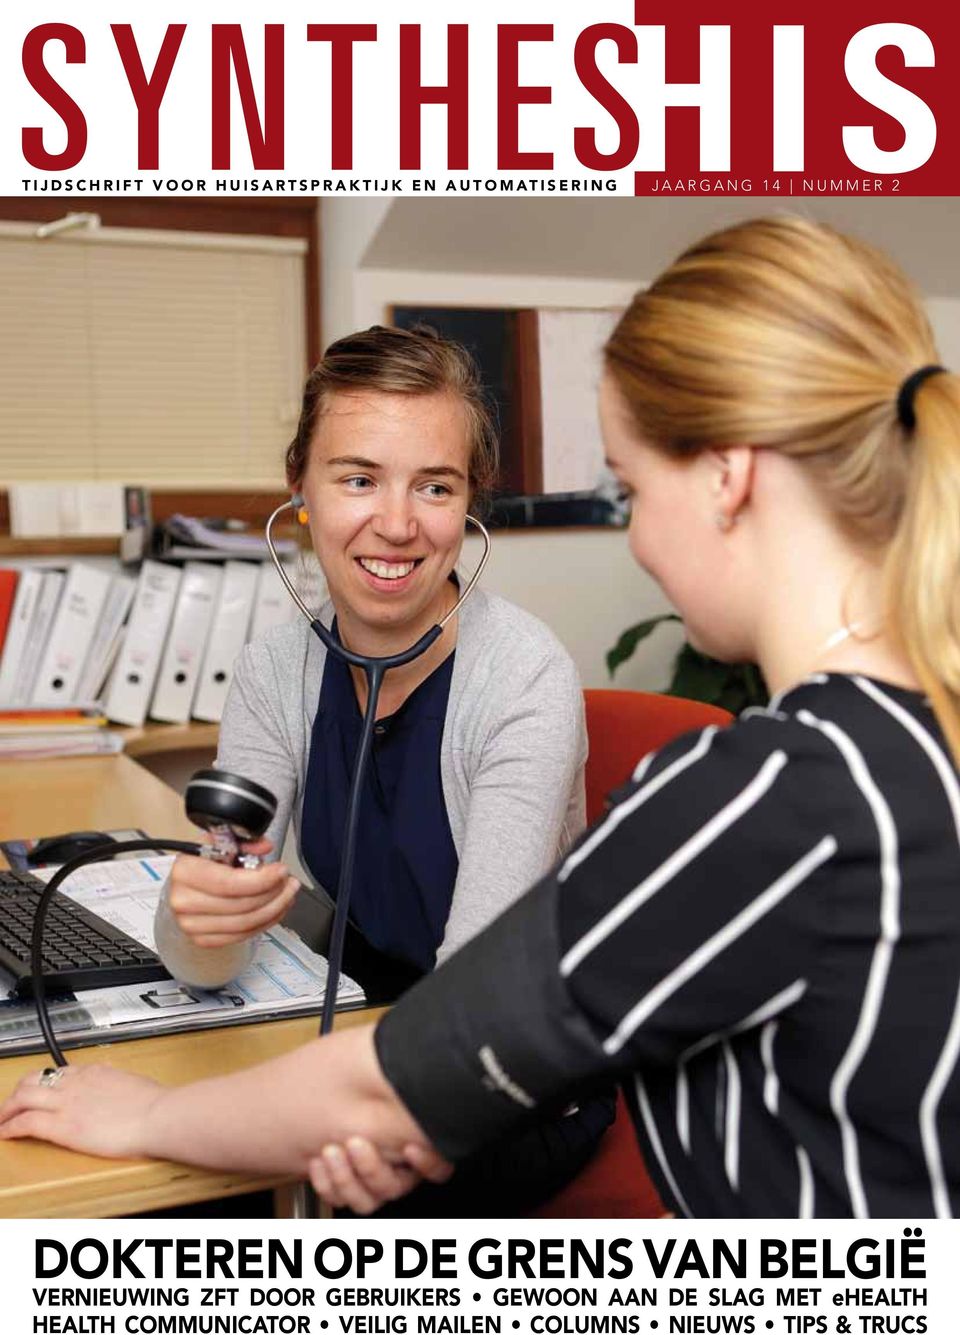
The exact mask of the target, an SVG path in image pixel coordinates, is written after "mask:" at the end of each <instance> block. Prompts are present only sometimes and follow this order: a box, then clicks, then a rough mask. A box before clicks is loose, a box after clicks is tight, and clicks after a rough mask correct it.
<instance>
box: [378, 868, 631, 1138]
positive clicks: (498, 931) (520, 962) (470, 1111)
mask: <svg viewBox="0 0 960 1335" xmlns="http://www.w3.org/2000/svg"><path fill="white" fill-rule="evenodd" d="M556 894H557V886H556V884H555V882H554V881H553V880H552V878H551V879H550V880H547V881H544V882H541V884H540V885H538V886H537V887H536V888H535V889H533V890H532V891H530V893H529V894H528V895H526V896H525V897H524V898H523V899H522V900H520V902H519V903H518V904H516V905H515V906H514V907H513V908H512V909H510V910H508V912H506V913H505V914H503V916H502V917H500V918H498V919H497V921H496V922H495V923H493V925H492V926H491V927H489V928H488V929H487V930H486V931H485V932H483V933H482V934H481V936H479V937H477V938H476V939H475V940H474V941H471V942H469V943H468V944H467V945H466V946H464V947H463V948H462V949H461V950H459V951H458V952H457V954H456V955H454V956H453V957H452V958H451V959H450V960H448V961H447V962H446V963H445V964H443V965H442V966H441V967H440V968H439V969H437V970H436V971H435V972H434V973H432V974H431V975H429V977H427V978H425V979H423V981H422V982H420V983H418V984H417V985H416V987H414V988H413V989H412V990H411V991H410V992H408V993H407V994H406V995H405V996H404V997H403V999H402V1000H401V1001H400V1002H398V1004H397V1005H396V1006H395V1007H394V1008H393V1010H391V1011H390V1012H389V1013H388V1014H387V1015H386V1016H385V1017H384V1018H383V1019H382V1020H381V1021H380V1024H379V1026H378V1027H377V1033H376V1047H377V1054H378V1056H379V1059H380V1064H381V1066H382V1068H383V1071H384V1074H385V1075H386V1077H387V1079H388V1080H389V1082H390V1084H391V1085H393V1087H394V1089H395V1090H396V1092H397V1094H398V1095H399V1097H400V1098H401V1100H402V1101H403V1103H404V1104H405V1105H406V1107H407V1108H408V1109H409V1111H410V1112H411V1113H412V1114H413V1116H414V1117H415V1118H416V1120H417V1121H418V1122H419V1123H420V1125H421V1126H422V1127H423V1129H424V1131H425V1132H426V1133H427V1135H428V1136H429V1137H430V1139H431V1140H432V1142H433V1144H434V1145H435V1146H436V1147H437V1149H439V1150H440V1151H441V1153H443V1154H444V1155H446V1157H447V1158H449V1159H460V1158H464V1157H465V1156H466V1155H468V1154H471V1153H473V1152H474V1151H475V1150H477V1149H479V1148H480V1146H481V1145H483V1144H485V1143H486V1142H487V1141H488V1140H491V1139H493V1138H494V1137H496V1136H497V1135H499V1134H501V1133H502V1132H504V1131H506V1130H507V1129H509V1128H510V1127H511V1126H513V1125H514V1124H515V1123H516V1122H518V1121H519V1120H520V1119H521V1118H523V1117H524V1115H526V1114H529V1113H531V1112H532V1111H534V1110H535V1109H536V1108H537V1107H539V1106H540V1105H541V1104H542V1103H543V1102H545V1101H546V1100H548V1099H550V1098H551V1097H553V1096H556V1095H557V1094H559V1093H560V1092H561V1091H562V1090H563V1089H564V1088H565V1087H567V1086H568V1085H571V1084H573V1083H574V1082H576V1081H578V1080H581V1079H583V1078H584V1077H585V1076H589V1075H594V1074H596V1073H598V1072H600V1071H602V1070H609V1069H611V1065H612V1064H611V1063H610V1061H609V1059H608V1058H606V1057H604V1055H603V1053H602V1050H601V1048H600V1044H599V1042H598V1040H597V1039H596V1038H595V1037H594V1035H593V1034H592V1033H591V1031H590V1029H589V1026H588V1025H587V1023H586V1021H585V1020H584V1018H583V1017H582V1015H580V1013H579V1012H578V1011H576V1010H575V1009H574V1006H573V1004H572V1002H571V1000H570V997H569V995H568V993H567V990H566V988H565V986H564V983H563V980H562V979H561V977H560V970H559V960H560V950H559V942H558V938H557V926H556V916H557V915H556Z"/></svg>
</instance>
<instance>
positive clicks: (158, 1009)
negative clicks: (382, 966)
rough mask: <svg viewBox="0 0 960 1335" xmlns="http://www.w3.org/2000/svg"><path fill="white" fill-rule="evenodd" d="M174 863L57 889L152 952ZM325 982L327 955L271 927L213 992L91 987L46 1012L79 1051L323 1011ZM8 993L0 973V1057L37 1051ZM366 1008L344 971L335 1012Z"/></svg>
mask: <svg viewBox="0 0 960 1335" xmlns="http://www.w3.org/2000/svg"><path fill="white" fill-rule="evenodd" d="M172 865H173V858H172V857H154V858H138V859H132V858H131V859H127V860H124V861H118V862H99V863H94V864H93V865H91V866H87V867H80V868H79V869H78V870H77V871H75V872H74V873H73V874H72V875H71V876H70V877H69V878H68V880H67V881H66V882H65V884H64V886H63V893H64V894H66V895H69V897H70V898H71V899H75V900H76V901H77V902H78V903H81V904H83V905H84V906H85V907H86V908H88V909H90V910H91V912H93V913H96V914H98V915H99V916H100V917H101V918H105V919H106V920H107V922H112V923H114V924H115V925H116V926H117V927H119V928H121V929H122V930H123V931H124V932H127V933H128V934H129V935H130V936H132V937H134V938H135V939H136V940H137V941H140V942H141V943H142V944H143V945H145V946H149V947H150V949H151V950H153V949H155V948H156V947H155V945H154V940H153V917H154V913H155V911H156V906H157V901H158V899H159V897H160V891H161V888H162V886H163V883H164V881H165V880H166V878H167V875H168V873H169V871H170V867H171V866H172ZM55 870H56V868H54V867H46V868H43V869H41V870H38V871H36V872H34V875H36V876H38V877H40V878H41V879H42V880H45V881H48V880H49V879H50V877H51V876H52V875H53V873H54V871H55ZM326 981H327V961H326V960H325V959H324V958H323V957H322V956H320V955H317V954H315V953H314V952H313V951H312V950H308V948H307V947H306V946H305V945H304V944H303V942H302V941H301V940H300V938H299V937H298V936H296V935H295V934H294V933H293V932H290V931H288V930H287V929H286V928H284V927H274V928H272V929H271V930H270V931H269V932H267V933H265V934H264V935H263V936H261V937H259V938H258V941H257V946H256V950H255V952H254V956H253V959H252V961H251V963H250V965H249V966H248V967H247V968H246V969H245V970H244V972H243V973H242V974H241V975H240V976H239V977H238V978H237V979H235V981H234V982H232V983H230V984H229V985H228V986H227V987H224V988H221V989H220V990H219V991H216V992H207V991H204V990H203V989H202V988H197V987H188V986H186V985H185V984H183V983H178V982H176V981H175V980H174V979H172V978H171V979H169V980H168V981H166V982H159V983H156V982H155V983H138V984H133V985H129V986H126V987H106V988H94V989H91V990H89V991H83V992H80V993H78V994H77V995H76V996H75V997H69V998H64V999H63V1000H58V1001H57V1002H56V1003H55V1004H53V1005H51V1008H50V1009H51V1013H52V1018H53V1026H54V1029H55V1030H56V1032H57V1034H58V1036H60V1037H61V1041H62V1042H63V1044H64V1046H74V1047H76V1046H78V1045H79V1044H82V1043H89V1042H91V1041H95V1042H97V1043H110V1042H114V1041H117V1040H120V1039H125V1038H143V1037H146V1036H148V1035H150V1034H155V1033H170V1032H171V1031H175V1030H183V1029H206V1028H209V1027H212V1026H216V1025H227V1024H231V1025H233V1024H247V1023H251V1022H253V1021H255V1020H265V1019H274V1018H289V1017H291V1016H294V1015H310V1014H319V1012H320V1009H321V1007H322V1005H323V995H324V989H325V987H326ZM11 992H12V986H11V985H10V984H9V983H8V984H7V985H6V986H4V975H3V973H2V971H0V1053H2V1055H4V1056H7V1055H9V1054H10V1053H12V1052H41V1051H43V1042H42V1039H41V1037H40V1026H39V1023H38V1022H37V1018H36V1012H35V1010H34V1007H33V1004H32V1003H31V1002H29V1001H14V1000H12V999H10V994H11ZM4 997H6V998H7V999H6V1000H4V999H3V998H4ZM363 1004H364V995H363V991H362V989H361V988H360V987H359V986H358V985H357V984H356V983H355V982H354V981H353V980H352V979H351V978H347V977H346V976H341V978H340V985H339V987H338V989H337V1009H338V1010H340V1009H353V1008H356V1007H358V1006H362V1005H363Z"/></svg>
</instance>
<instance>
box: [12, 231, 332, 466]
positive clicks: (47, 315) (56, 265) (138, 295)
mask: <svg viewBox="0 0 960 1335" xmlns="http://www.w3.org/2000/svg"><path fill="white" fill-rule="evenodd" d="M305 254H306V245H305V243H304V242H303V241H299V240H288V239H286V238H275V237H240V236H220V235H211V234H195V233H178V232H147V231H139V230H133V229H112V228H103V229H100V230H98V231H94V232H85V233H82V234H78V233H68V234H64V235H62V236H54V237H50V238H48V239H45V240H38V239H37V238H36V236H35V229H33V228H25V227H22V226H18V225H15V224H8V225H0V293H3V296H2V298H0V481H2V482H4V483H5V482H16V481H27V480H40V479H47V480H55V479H57V478H83V479H88V478H89V479H104V480H107V479H111V480H112V479H116V480H119V481H124V482H129V483H139V484H143V485H145V486H154V487H163V486H170V487H190V488H193V487H196V488H198V489H203V488H205V487H206V488H216V489H229V488H233V487H235V488H238V489H255V488H256V489H259V488H276V487H279V486H282V483H283V453H284V449H285V446H286V444H287V442H288V441H289V440H290V438H291V437H292V435H293V432H294V430H295V427H296V421H297V415H298V412H299V406H300V396H301V390H302V386H303V378H304V373H305V365H306V338H305V312H304V304H305V301H304V298H305Z"/></svg>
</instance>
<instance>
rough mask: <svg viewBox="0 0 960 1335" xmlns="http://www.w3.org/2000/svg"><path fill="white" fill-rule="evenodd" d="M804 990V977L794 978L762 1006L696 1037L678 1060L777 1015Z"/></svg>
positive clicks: (790, 1004) (799, 996)
mask: <svg viewBox="0 0 960 1335" xmlns="http://www.w3.org/2000/svg"><path fill="white" fill-rule="evenodd" d="M806 990H807V980H806V979H805V978H797V979H795V980H794V982H792V983H791V984H790V986H789V987H785V988H783V989H782V991H780V992H778V993H777V994H776V996H773V997H771V998H770V1000H769V1001H765V1002H764V1003H763V1005H762V1006H758V1007H757V1009H756V1010H754V1011H751V1012H750V1014H749V1015H747V1016H745V1017H744V1018H743V1019H742V1020H738V1021H737V1023H736V1024H732V1025H730V1026H729V1028H726V1029H718V1030H717V1031H716V1033H713V1034H708V1035H707V1036H706V1038H700V1039H697V1041H696V1043H693V1044H692V1045H691V1046H690V1047H689V1048H687V1050H686V1052H682V1053H681V1054H680V1057H679V1059H678V1060H679V1061H682V1062H688V1061H689V1060H690V1058H691V1057H696V1056H697V1055H698V1054H699V1053H701V1052H704V1051H705V1050H706V1049H707V1048H710V1047H713V1045H714V1043H719V1042H720V1040H721V1039H723V1038H732V1037H733V1035H734V1034H742V1033H744V1032H745V1031H746V1030H747V1029H754V1028H756V1026H757V1025H758V1024H763V1022H764V1021H765V1020H769V1019H771V1018H772V1017H773V1016H774V1015H779V1014H780V1013H781V1011H785V1010H786V1009H787V1007H788V1006H792V1005H793V1003H794V1002H795V1001H799V1000H800V998H801V997H802V996H803V994H804V992H806Z"/></svg>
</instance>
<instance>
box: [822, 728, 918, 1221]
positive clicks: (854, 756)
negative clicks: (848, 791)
mask: <svg viewBox="0 0 960 1335" xmlns="http://www.w3.org/2000/svg"><path fill="white" fill-rule="evenodd" d="M797 718H798V719H799V720H800V722H801V723H804V724H806V725H807V726H808V727H812V728H816V729H818V730H819V731H820V732H822V733H823V734H824V736H826V737H829V739H830V740H831V741H832V742H833V744H834V745H835V746H836V748H837V750H838V751H839V752H840V754H841V755H842V756H843V758H844V760H845V761H846V763H847V767H848V769H849V770H850V774H851V776H852V778H853V781H854V783H855V784H856V785H857V787H858V788H859V789H860V792H861V793H862V794H863V796H864V798H865V799H866V802H867V805H868V806H869V808H870V811H871V813H872V815H873V818H874V820H875V821H876V825H877V834H878V836H879V840H880V938H879V940H878V941H877V943H876V945H875V946H874V949H873V956H872V959H871V961H870V970H869V973H868V975H867V986H866V988H865V989H864V994H863V1002H862V1004H861V1007H860V1014H859V1017H858V1019H857V1024H856V1028H855V1029H854V1031H853V1037H852V1038H851V1040H850V1043H849V1045H848V1047H847V1050H846V1052H845V1053H844V1055H843V1057H842V1058H841V1060H840V1065H839V1066H838V1067H837V1069H836V1072H835V1073H834V1077H833V1079H832V1081H831V1082H830V1106H831V1108H832V1109H833V1113H834V1116H835V1117H836V1119H837V1121H838V1123H839V1124H840V1138H841V1143H842V1145H843V1167H844V1175H845V1176H846V1179H847V1189H848V1190H849V1192H850V1205H851V1208H852V1210H853V1213H854V1216H855V1217H856V1218H857V1219H867V1218H869V1215H870V1211H869V1206H868V1204H867V1197H866V1193H865V1191H864V1187H863V1177H862V1175H861V1172H860V1147H859V1143H858V1140H857V1133H856V1130H855V1128H854V1125H853V1122H852V1121H851V1118H850V1114H849V1112H848V1110H847V1093H848V1091H849V1089H850V1083H851V1081H852V1080H853V1077H854V1076H855V1075H856V1073H857V1071H858V1069H859V1067H860V1064H861V1062H862V1061H863V1059H864V1057H865V1056H866V1052H867V1048H868V1047H869V1046H870V1040H871V1039H872V1038H873V1035H874V1033H875V1032H876V1028H877V1021H878V1019H879V1016H880V1007H881V1006H882V1005H883V994H884V991H885V989H886V985H887V977H888V975H889V972H890V964H891V961H892V958H893V948H894V945H895V944H896V942H897V940H898V939H899V937H900V868H899V866H898V862H897V857H898V850H897V827H896V825H895V824H894V820H893V816H892V814H891V811H890V807H889V805H888V803H887V800H886V798H885V797H884V796H883V794H882V793H881V792H880V789H879V788H878V787H877V785H876V783H875V781H874V779H873V776H872V775H871V773H870V771H869V769H868V768H867V764H866V761H865V760H864V758H863V754H862V753H861V751H860V749H859V747H857V745H856V744H855V743H854V742H853V741H852V740H851V738H850V737H848V736H847V734H846V733H845V732H844V731H843V729H842V728H838V727H837V725H836V724H835V723H831V722H829V721H828V720H825V719H818V718H817V717H816V716H815V715H813V714H811V713H810V711H809V710H807V709H801V710H800V711H799V712H798V714H797Z"/></svg>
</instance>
